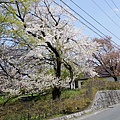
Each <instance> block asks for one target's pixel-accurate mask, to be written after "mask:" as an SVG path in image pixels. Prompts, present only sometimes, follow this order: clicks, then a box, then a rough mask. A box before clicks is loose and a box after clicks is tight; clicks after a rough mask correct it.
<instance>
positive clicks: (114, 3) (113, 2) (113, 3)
mask: <svg viewBox="0 0 120 120" xmlns="http://www.w3.org/2000/svg"><path fill="white" fill-rule="evenodd" d="M111 1H112V3H113V4H114V5H115V7H116V8H117V9H118V10H119V8H118V7H117V5H116V4H115V2H114V1H113V0H111Z"/></svg>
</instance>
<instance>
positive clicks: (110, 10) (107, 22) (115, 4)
mask: <svg viewBox="0 0 120 120" xmlns="http://www.w3.org/2000/svg"><path fill="white" fill-rule="evenodd" d="M63 1H64V2H65V3H66V4H68V5H69V6H70V7H71V8H72V9H73V10H74V11H76V12H77V13H78V14H79V15H80V16H82V17H83V18H84V19H85V20H83V19H82V18H81V17H80V16H79V15H76V14H74V15H76V16H78V19H79V20H80V21H82V22H84V23H85V24H86V25H87V26H89V27H90V28H92V29H93V30H94V31H95V32H97V33H99V35H100V36H102V37H105V36H104V35H106V36H110V37H112V41H113V44H118V45H119V46H120V0H72V1H73V2H74V3H76V4H77V5H78V6H79V7H80V8H82V10H81V9H80V8H78V7H77V6H76V5H75V4H74V3H72V2H71V1H70V0H63ZM83 10H84V11H85V12H86V13H87V14H89V15H90V16H91V17H92V18H91V17H90V16H89V15H87V14H86V13H85V12H83ZM93 18H94V19H95V20H96V21H97V22H96V21H95V20H93ZM80 21H78V22H76V26H77V27H78V28H80V27H83V26H84V27H83V28H84V29H83V31H82V32H83V33H84V34H85V35H87V36H89V37H90V38H96V37H97V38H100V36H99V35H97V34H96V33H95V32H93V31H92V30H90V29H88V28H87V27H85V25H83V24H81V23H80ZM86 21H87V22H86ZM88 22H89V23H90V24H91V25H92V26H91V25H90V24H89V23H88ZM98 23H99V24H98ZM100 24H101V25H100ZM93 26H94V27H95V28H97V29H98V30H99V31H100V32H99V31H97V30H96V29H95V28H94V27H93ZM101 32H102V33H103V34H104V35H103V34H101Z"/></svg>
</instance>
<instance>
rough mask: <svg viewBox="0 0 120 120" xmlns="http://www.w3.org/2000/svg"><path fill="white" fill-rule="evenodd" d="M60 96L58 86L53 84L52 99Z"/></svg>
mask: <svg viewBox="0 0 120 120" xmlns="http://www.w3.org/2000/svg"><path fill="white" fill-rule="evenodd" d="M60 96H61V90H60V87H56V86H55V87H54V88H53V91H52V99H53V100H56V99H60Z"/></svg>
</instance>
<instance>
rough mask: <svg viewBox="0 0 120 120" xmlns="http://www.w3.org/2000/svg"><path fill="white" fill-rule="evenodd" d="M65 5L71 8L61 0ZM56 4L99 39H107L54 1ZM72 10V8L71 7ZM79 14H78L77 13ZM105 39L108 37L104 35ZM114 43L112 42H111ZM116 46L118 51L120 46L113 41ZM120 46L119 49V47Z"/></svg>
mask: <svg viewBox="0 0 120 120" xmlns="http://www.w3.org/2000/svg"><path fill="white" fill-rule="evenodd" d="M60 1H61V2H62V3H63V4H64V5H66V6H67V7H69V6H68V5H67V4H65V3H64V2H63V1H62V0H60ZM54 3H55V4H56V5H58V6H59V7H61V8H62V9H64V10H65V11H66V12H67V13H69V14H70V15H71V16H72V17H74V18H75V19H76V20H78V21H79V22H80V23H82V24H83V25H85V26H86V27H87V28H88V29H90V30H91V31H92V32H94V33H95V34H97V35H98V36H99V37H101V38H103V39H105V38H104V37H102V36H101V35H100V34H99V33H97V32H96V31H95V30H93V29H92V28H91V27H89V26H88V25H86V24H85V23H84V22H82V21H81V20H80V19H78V18H77V17H76V16H75V15H73V14H72V13H70V12H69V11H68V10H66V9H65V8H64V7H63V6H61V5H59V4H58V3H56V2H55V1H54ZM69 8H70V7H69ZM71 10H72V8H71ZM72 11H74V10H72ZM75 13H77V12H76V11H75ZM77 14H78V13H77ZM104 36H105V37H106V35H104ZM111 41H112V40H111ZM112 42H113V43H114V44H115V45H116V46H115V45H114V46H115V47H116V48H117V49H119V46H118V44H116V43H115V42H114V41H112ZM117 46H118V47H117Z"/></svg>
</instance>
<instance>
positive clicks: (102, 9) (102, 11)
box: [92, 0, 120, 28]
mask: <svg viewBox="0 0 120 120" xmlns="http://www.w3.org/2000/svg"><path fill="white" fill-rule="evenodd" d="M92 1H93V3H94V4H95V5H96V6H97V7H98V8H99V9H100V10H101V11H102V12H103V13H104V14H105V15H106V16H107V17H108V18H109V19H110V20H111V21H112V22H113V23H114V24H115V25H116V26H117V27H119V28H120V26H119V25H118V24H117V23H116V22H115V21H114V20H113V19H111V17H110V16H109V15H107V13H106V12H104V10H103V9H102V8H101V7H100V6H99V5H98V4H97V3H96V2H95V1H94V0H92Z"/></svg>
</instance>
